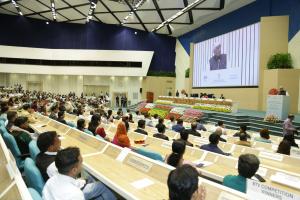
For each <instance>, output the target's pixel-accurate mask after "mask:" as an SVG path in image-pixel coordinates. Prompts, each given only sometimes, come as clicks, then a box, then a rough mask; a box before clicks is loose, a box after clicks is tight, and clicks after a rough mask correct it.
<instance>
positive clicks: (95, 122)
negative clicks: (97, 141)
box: [88, 114, 108, 140]
mask: <svg viewBox="0 0 300 200" xmlns="http://www.w3.org/2000/svg"><path fill="white" fill-rule="evenodd" d="M88 129H89V131H91V132H92V133H93V134H94V135H95V136H96V135H99V136H101V137H102V138H103V139H105V140H108V138H107V137H106V133H105V130H104V128H103V127H101V116H100V115H99V114H94V115H93V116H92V118H91V121H90V123H89V127H88Z"/></svg>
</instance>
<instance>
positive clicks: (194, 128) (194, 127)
mask: <svg viewBox="0 0 300 200" xmlns="http://www.w3.org/2000/svg"><path fill="white" fill-rule="evenodd" d="M197 127H198V125H197V123H196V122H193V123H192V124H191V129H188V130H187V131H188V133H189V134H191V135H194V136H199V137H201V134H200V133H199V132H198V131H197ZM205 130H206V129H205Z"/></svg>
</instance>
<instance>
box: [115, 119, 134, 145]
mask: <svg viewBox="0 0 300 200" xmlns="http://www.w3.org/2000/svg"><path fill="white" fill-rule="evenodd" d="M112 143H113V144H115V145H118V146H120V147H127V148H130V147H131V146H130V140H129V138H128V136H127V130H126V126H125V123H124V122H121V123H119V124H118V127H117V132H116V134H115V136H114V139H113V141H112Z"/></svg>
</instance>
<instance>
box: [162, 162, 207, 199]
mask: <svg viewBox="0 0 300 200" xmlns="http://www.w3.org/2000/svg"><path fill="white" fill-rule="evenodd" d="M198 176H199V173H198V171H197V169H196V168H195V167H192V166H191V165H188V164H185V165H182V166H180V167H177V168H176V169H174V170H173V171H171V172H170V173H169V176H168V181H167V184H168V188H169V199H170V200H204V199H205V197H206V191H205V188H203V187H199V186H198V185H199V180H198Z"/></svg>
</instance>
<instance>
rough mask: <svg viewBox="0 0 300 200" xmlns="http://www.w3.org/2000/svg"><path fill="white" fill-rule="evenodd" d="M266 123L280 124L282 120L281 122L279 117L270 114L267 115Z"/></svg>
mask: <svg viewBox="0 0 300 200" xmlns="http://www.w3.org/2000/svg"><path fill="white" fill-rule="evenodd" d="M264 121H265V122H270V123H274V124H275V123H278V122H279V121H280V120H279V117H277V115H274V114H270V115H267V116H266V117H265V118H264Z"/></svg>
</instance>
